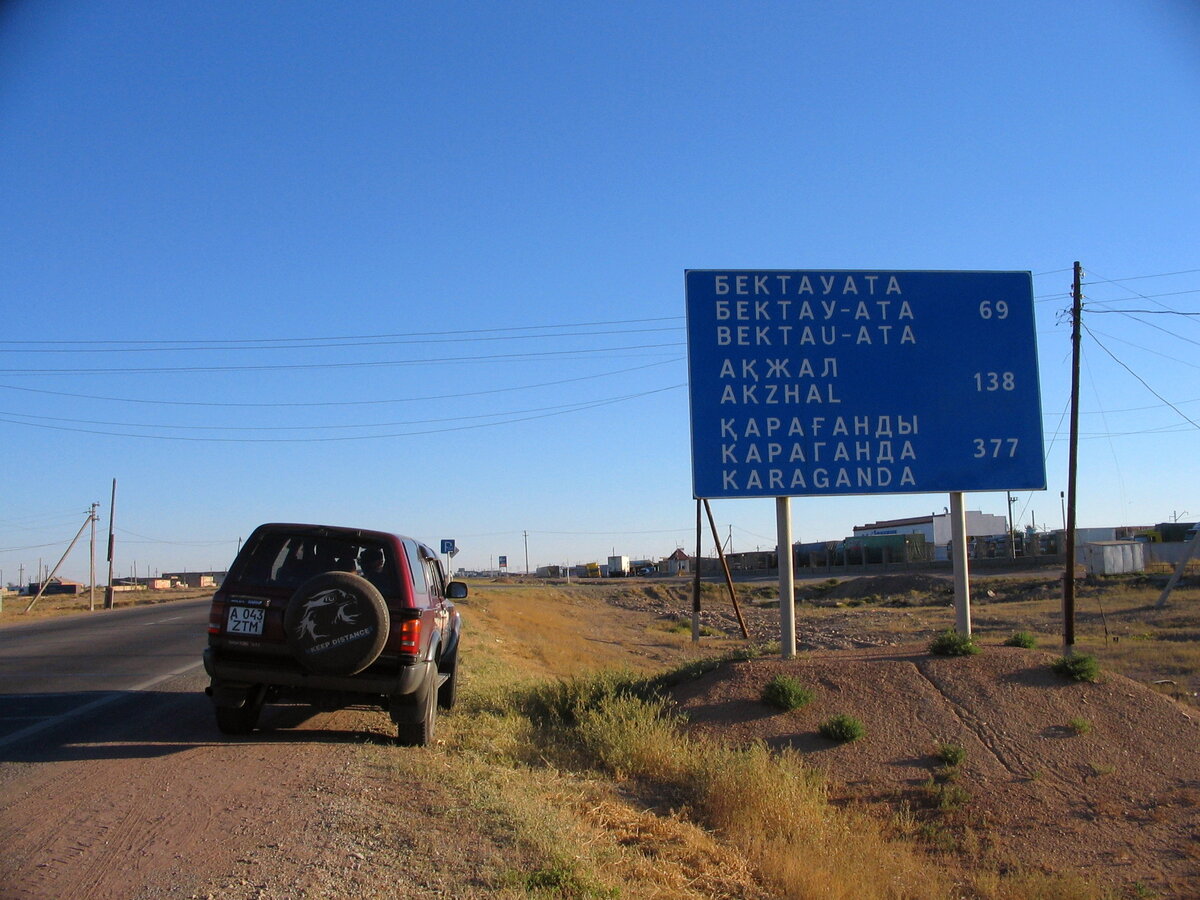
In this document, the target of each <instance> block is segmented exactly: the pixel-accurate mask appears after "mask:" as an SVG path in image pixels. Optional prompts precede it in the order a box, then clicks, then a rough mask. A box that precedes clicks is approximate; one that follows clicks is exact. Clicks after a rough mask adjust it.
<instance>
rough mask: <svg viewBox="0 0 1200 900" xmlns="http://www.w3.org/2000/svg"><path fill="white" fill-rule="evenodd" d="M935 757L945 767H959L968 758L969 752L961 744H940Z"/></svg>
mask: <svg viewBox="0 0 1200 900" xmlns="http://www.w3.org/2000/svg"><path fill="white" fill-rule="evenodd" d="M934 756H936V757H937V758H938V760H939V761H940V762H941V763H942V764H943V765H947V766H958V765H961V764H962V762H963V760H965V759H966V758H967V751H966V748H964V747H963V746H962V745H961V744H938V745H937V749H936V750H935V751H934Z"/></svg>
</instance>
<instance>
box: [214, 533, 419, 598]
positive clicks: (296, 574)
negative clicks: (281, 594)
mask: <svg viewBox="0 0 1200 900" xmlns="http://www.w3.org/2000/svg"><path fill="white" fill-rule="evenodd" d="M239 560H240V565H239V566H238V567H237V568H236V569H235V570H234V573H235V581H236V583H237V584H241V585H247V586H251V585H252V586H259V587H282V588H292V589H295V588H297V587H299V586H300V585H301V584H303V583H304V582H306V581H308V579H310V578H312V577H313V576H315V575H320V574H322V573H324V572H350V573H351V574H354V575H360V576H362V577H363V578H366V579H367V580H368V581H370V582H371V583H372V584H374V585H375V586H376V587H377V588H379V590H380V592H381V593H382V594H383V595H384V596H391V595H394V594H395V593H396V589H395V588H396V577H395V572H396V562H395V560H394V559H392V558H391V553H390V552H389V550H388V547H387V545H385V544H382V543H379V542H376V541H371V540H364V539H355V538H349V537H347V536H344V535H319V534H311V533H308V534H289V533H280V532H270V533H267V534H264V535H262V536H261V537H260V538H259V539H258V540H256V541H255V542H253V544H250V545H247V546H246V547H245V548H244V549H243V551H242V554H241V556H240V557H239Z"/></svg>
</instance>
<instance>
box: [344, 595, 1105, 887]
mask: <svg viewBox="0 0 1200 900" xmlns="http://www.w3.org/2000/svg"><path fill="white" fill-rule="evenodd" d="M464 615H465V617H466V621H467V623H468V625H467V627H468V635H469V643H467V644H465V645H464V669H463V672H464V675H463V678H464V681H463V690H462V695H461V696H462V698H463V699H462V701H461V703H462V709H461V711H460V712H459V713H458V714H456V715H454V716H451V717H448V718H447V719H446V720H444V726H445V727H444V729H443V741H444V743H443V745H442V746H441V747H439V748H438V749H437V750H434V751H422V752H421V753H418V754H410V755H406V756H403V757H397V758H396V759H395V760H394V761H392V760H391V758H390V757H389V754H388V753H387V751H386V749H384V748H369V749H368V750H367V751H366V752H368V753H370V754H372V755H377V757H378V758H377V759H376V762H377V763H378V764H381V765H385V766H388V765H391V766H395V767H396V772H395V777H398V778H400V777H410V778H411V777H412V776H413V774H414V773H413V769H412V768H411V765H412V762H411V761H412V760H414V759H417V760H420V759H421V758H422V757H423V756H425V755H429V756H433V757H435V758H436V759H438V760H444V764H443V766H442V768H440V769H439V771H440V772H441V773H442V774H441V776H440V777H441V778H442V783H443V785H444V786H446V787H447V789H449V790H451V792H452V793H453V794H455V796H457V797H459V798H460V801H461V802H462V803H463V804H464V805H465V806H467V807H468V808H470V809H471V810H473V811H474V812H473V813H472V814H473V815H478V817H480V819H481V820H485V821H494V822H497V823H500V822H503V823H505V827H507V828H508V829H509V831H510V837H511V844H512V846H511V849H510V850H509V852H508V854H507V856H506V859H507V860H508V862H507V863H505V864H504V865H500V864H499V862H498V863H497V866H496V867H495V868H494V870H493V871H492V874H491V876H490V881H491V888H489V891H488V893H487V895H488V896H546V897H551V896H553V897H606V896H621V897H639V898H642V897H645V898H660V897H662V898H666V897H681V898H691V897H719V898H726V897H728V898H733V897H744V898H759V897H761V898H767V897H800V898H803V897H821V898H825V897H830V898H842V897H845V898H849V897H854V898H873V897H879V898H902V897H913V898H917V897H920V898H936V897H957V896H976V897H984V898H995V900H1008V898H1015V897H1025V896H1039V897H1047V898H1062V900H1070V898H1075V897H1082V896H1103V895H1102V894H1097V892H1096V891H1095V889H1094V887H1086V886H1085V885H1084V884H1083V883H1082V881H1078V880H1072V879H1071V878H1060V877H1057V876H1054V875H1044V874H1031V873H1024V872H1021V871H1020V870H1019V868H1017V867H1012V866H1005V867H1003V868H1004V869H1005V871H1007V873H1008V874H1000V869H1001V867H1000V866H998V865H997V866H996V868H991V867H990V866H988V865H985V866H982V867H981V868H980V869H979V870H978V871H973V872H969V873H968V872H963V871H960V870H959V869H958V867H957V862H956V861H955V857H953V856H952V855H951V856H945V857H942V856H940V855H938V854H937V853H936V852H931V849H930V848H931V846H935V845H934V844H932V843H931V842H930V841H929V840H928V838H927V836H925V835H922V834H918V833H916V832H915V831H914V830H913V829H912V828H911V827H906V826H905V824H904V821H903V817H896V818H892V819H889V820H882V819H880V818H879V817H878V816H877V815H871V814H868V813H867V812H865V811H863V810H860V809H857V808H839V807H836V806H834V805H832V804H831V803H830V802H829V800H828V798H827V796H826V791H825V786H824V784H823V782H822V780H821V779H820V778H819V777H818V776H816V775H815V774H814V773H813V772H812V771H811V770H809V769H808V768H806V767H805V765H804V764H803V763H802V761H801V759H800V757H799V755H798V754H795V753H792V752H783V753H778V752H774V751H771V750H769V749H767V748H766V747H765V746H762V745H751V746H749V747H729V746H725V745H722V744H718V743H713V742H708V741H703V740H697V739H694V738H690V737H688V736H686V735H685V734H684V733H683V731H682V729H680V728H679V727H678V723H677V722H676V721H675V719H674V717H673V713H672V711H671V709H670V707H669V706H667V705H665V704H664V703H662V702H661V701H659V700H657V699H655V697H654V694H653V689H654V687H655V685H656V684H657V681H656V678H655V677H654V676H655V675H656V674H661V673H662V672H663V671H664V669H666V668H669V667H678V666H679V665H681V664H686V663H689V662H690V663H692V664H693V665H696V664H699V663H698V660H697V657H696V651H695V650H694V648H693V647H692V646H691V643H690V636H688V635H685V634H682V633H681V634H674V633H671V632H669V631H666V630H664V629H663V628H662V625H661V620H657V621H656V620H655V619H653V618H651V617H649V616H645V615H641V616H638V615H628V616H625V615H613V610H612V609H611V608H607V609H605V608H604V604H603V603H602V602H601V601H599V600H598V598H597V597H596V592H595V590H594V589H593V590H591V591H589V590H588V588H586V587H572V588H570V589H567V588H565V587H541V588H538V587H529V586H521V587H503V588H494V587H487V588H476V589H475V590H474V592H473V595H472V599H471V600H469V601H468V602H467V603H466V604H464ZM599 622H605V623H606V624H605V625H604V626H603V627H601V628H598V627H597V623H599ZM514 625H515V627H514ZM1006 628H1008V630H1007V632H1006V635H1007V634H1008V633H1011V630H1012V628H1011V627H1008V626H1006ZM714 645H718V646H725V647H726V648H735V647H738V646H740V643H739V642H735V641H725V640H722V639H717V640H714V641H710V642H707V648H709V649H711V648H712V647H713V646H714ZM468 648H469V649H468ZM421 765H424V763H421ZM401 769H405V770H406V771H404V772H401ZM418 770H419V769H418ZM909 824H910V825H911V824H912V823H909Z"/></svg>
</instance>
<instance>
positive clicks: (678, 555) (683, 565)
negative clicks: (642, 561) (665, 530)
mask: <svg viewBox="0 0 1200 900" xmlns="http://www.w3.org/2000/svg"><path fill="white" fill-rule="evenodd" d="M663 566H664V568H665V570H666V573H667V574H668V575H687V574H689V573H690V572H691V571H692V558H691V557H690V556H688V555H687V554H686V553H684V552H683V549H682V548H680V549H678V550H676V551H675V552H674V553H672V554H671V555H670V556H668V557H667V558H666V559H664V560H663Z"/></svg>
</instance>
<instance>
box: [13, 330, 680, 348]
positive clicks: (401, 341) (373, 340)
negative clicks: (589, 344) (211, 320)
mask: <svg viewBox="0 0 1200 900" xmlns="http://www.w3.org/2000/svg"><path fill="white" fill-rule="evenodd" d="M679 330H680V326H673V327H670V328H624V329H621V330H607V331H571V332H557V333H555V332H550V333H547V334H510V335H499V336H487V337H468V336H464V335H461V334H454V335H453V336H450V337H441V336H440V335H444V334H447V332H434V333H432V334H428V335H407V336H404V337H401V336H388V335H380V336H377V337H370V338H368V337H346V338H280V339H278V340H279V341H289V342H290V343H279V342H272V341H271V340H270V339H268V340H266V341H263V342H261V343H258V342H247V341H228V342H223V341H215V342H213V341H209V342H203V343H201V342H190V343H187V342H178V343H176V342H164V343H169V344H170V345H169V346H121V347H117V346H108V345H111V344H116V343H125V342H118V341H105V342H92V341H81V342H79V344H80V345H83V346H80V345H76V344H75V343H74V342H65V341H47V342H41V341H38V342H33V341H25V342H17V343H18V344H24V346H15V347H5V348H3V349H4V350H5V351H7V352H10V353H169V352H182V353H191V352H200V351H204V352H211V351H217V352H221V353H230V352H234V351H246V350H255V351H259V350H323V349H330V348H342V347H379V346H396V345H407V344H419V345H425V344H468V343H481V342H484V341H492V342H496V341H531V340H533V341H541V340H547V339H549V338H579V337H607V336H611V335H617V334H619V335H625V334H649V333H656V332H664V331H679ZM34 343H38V344H42V343H46V344H51V345H52V346H31V345H32V344H34ZM127 343H129V344H142V343H143V342H141V341H137V342H132V341H131V342H127ZM150 343H151V344H154V343H155V342H150ZM100 344H103V345H104V346H100Z"/></svg>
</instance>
